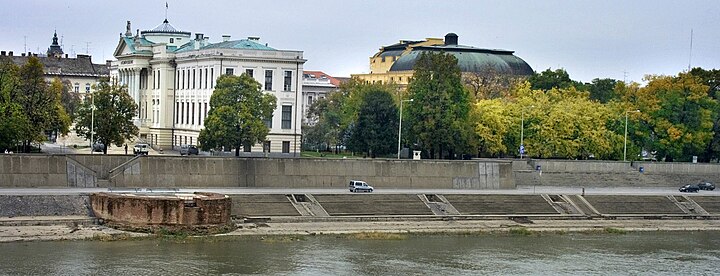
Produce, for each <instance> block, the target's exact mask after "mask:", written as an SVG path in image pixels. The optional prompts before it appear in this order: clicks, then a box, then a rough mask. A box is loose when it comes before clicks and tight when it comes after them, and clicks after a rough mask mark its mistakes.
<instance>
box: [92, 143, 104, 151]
mask: <svg viewBox="0 0 720 276" xmlns="http://www.w3.org/2000/svg"><path fill="white" fill-rule="evenodd" d="M104 150H105V144H103V143H100V142H95V143H94V144H93V146H92V151H104Z"/></svg>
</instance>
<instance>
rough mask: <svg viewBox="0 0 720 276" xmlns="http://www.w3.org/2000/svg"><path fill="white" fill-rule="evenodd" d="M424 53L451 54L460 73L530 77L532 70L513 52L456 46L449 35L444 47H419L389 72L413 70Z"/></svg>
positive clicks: (404, 56) (455, 36) (395, 64)
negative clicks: (492, 71)
mask: <svg viewBox="0 0 720 276" xmlns="http://www.w3.org/2000/svg"><path fill="white" fill-rule="evenodd" d="M424 52H444V53H448V54H452V55H453V56H455V58H457V60H458V67H460V71H461V72H481V71H485V70H487V69H493V70H495V71H496V72H499V73H502V74H509V75H521V76H522V75H532V74H533V69H532V68H531V67H530V65H528V64H527V62H525V61H524V60H522V59H521V58H519V57H517V56H515V55H513V53H514V52H513V51H507V50H497V49H481V48H475V47H471V46H465V45H458V44H457V35H455V34H453V33H449V34H448V35H446V36H445V45H434V46H419V47H415V48H413V49H412V50H411V51H410V52H409V53H407V54H405V55H403V56H401V57H400V58H399V59H398V60H396V61H395V63H393V65H392V67H390V71H391V72H393V71H410V70H413V67H414V66H415V62H417V60H418V59H419V58H420V54H422V53H424Z"/></svg>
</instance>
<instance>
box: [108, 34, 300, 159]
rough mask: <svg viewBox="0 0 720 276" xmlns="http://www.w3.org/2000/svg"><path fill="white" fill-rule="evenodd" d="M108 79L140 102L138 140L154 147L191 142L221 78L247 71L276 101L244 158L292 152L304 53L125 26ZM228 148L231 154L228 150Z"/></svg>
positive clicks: (296, 145)
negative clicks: (262, 134) (261, 135)
mask: <svg viewBox="0 0 720 276" xmlns="http://www.w3.org/2000/svg"><path fill="white" fill-rule="evenodd" d="M114 56H115V58H117V61H114V62H113V63H112V65H111V67H110V70H111V75H112V77H113V78H114V79H116V80H117V81H118V82H119V83H120V84H122V85H127V87H128V93H129V94H130V95H131V96H132V98H133V100H135V102H136V103H137V104H138V115H137V118H136V124H137V125H138V127H139V128H140V139H144V140H145V141H146V142H148V143H150V144H151V145H153V146H155V147H156V148H157V147H159V148H164V149H177V148H178V147H179V146H180V145H183V144H191V145H192V144H197V137H198V135H199V133H200V130H201V129H202V128H203V125H204V124H203V122H204V120H205V118H206V117H207V114H208V111H209V110H210V108H211V106H210V96H211V95H212V93H213V90H214V88H215V83H216V81H217V78H218V77H219V76H220V75H221V74H230V75H240V74H248V75H250V76H251V77H253V78H255V80H256V81H258V82H259V83H260V84H261V87H262V88H263V90H264V92H265V93H269V94H272V95H274V96H275V97H276V98H277V108H276V109H275V111H274V113H273V118H272V120H270V121H269V122H267V125H268V127H269V128H270V132H269V134H268V136H267V140H266V141H265V142H264V143H262V144H257V145H253V146H252V147H249V148H245V149H243V154H245V155H253V153H260V154H264V155H265V156H268V153H271V154H272V155H285V156H287V155H296V154H299V151H300V140H301V135H302V133H301V131H300V130H301V120H302V96H301V95H302V85H301V83H300V80H299V77H298V76H302V74H303V64H304V63H305V60H304V59H303V52H302V51H291V50H277V49H274V48H271V47H268V46H267V44H262V43H261V42H260V38H258V37H248V38H247V39H239V40H231V39H230V36H223V38H222V41H220V42H215V43H212V42H210V38H209V37H205V36H204V35H203V34H201V33H196V34H195V37H194V38H193V37H191V33H190V32H185V31H179V30H176V29H175V28H174V27H173V26H172V25H170V23H169V22H168V21H167V20H165V21H164V22H163V23H162V24H160V25H158V26H157V27H155V28H154V29H152V30H147V31H142V32H139V31H136V34H135V35H133V34H132V31H131V29H130V21H128V22H127V27H126V32H125V34H121V37H120V41H119V43H118V46H117V48H116V50H115V53H114ZM226 150H230V149H226Z"/></svg>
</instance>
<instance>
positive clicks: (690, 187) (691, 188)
mask: <svg viewBox="0 0 720 276" xmlns="http://www.w3.org/2000/svg"><path fill="white" fill-rule="evenodd" d="M679 191H681V192H683V193H697V192H698V191H700V187H698V185H694V184H687V185H685V186H682V187H680V189H679Z"/></svg>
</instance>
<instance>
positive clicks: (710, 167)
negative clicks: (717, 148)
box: [633, 162, 720, 175]
mask: <svg viewBox="0 0 720 276" xmlns="http://www.w3.org/2000/svg"><path fill="white" fill-rule="evenodd" d="M641 166H642V167H643V170H644V172H645V173H647V174H695V175H697V174H714V175H720V164H717V163H712V164H707V163H702V164H700V163H698V164H693V163H658V162H634V163H633V167H634V168H639V167H641Z"/></svg>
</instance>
